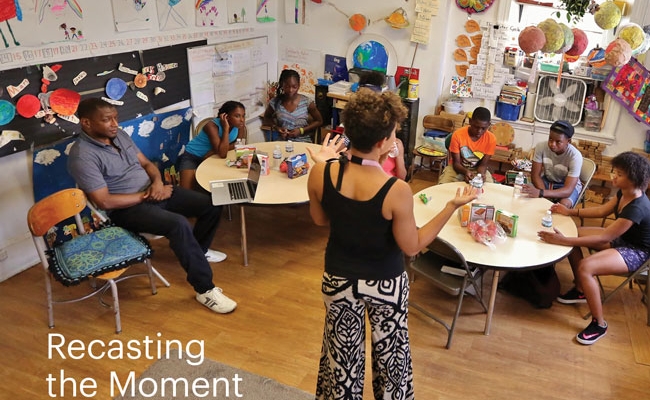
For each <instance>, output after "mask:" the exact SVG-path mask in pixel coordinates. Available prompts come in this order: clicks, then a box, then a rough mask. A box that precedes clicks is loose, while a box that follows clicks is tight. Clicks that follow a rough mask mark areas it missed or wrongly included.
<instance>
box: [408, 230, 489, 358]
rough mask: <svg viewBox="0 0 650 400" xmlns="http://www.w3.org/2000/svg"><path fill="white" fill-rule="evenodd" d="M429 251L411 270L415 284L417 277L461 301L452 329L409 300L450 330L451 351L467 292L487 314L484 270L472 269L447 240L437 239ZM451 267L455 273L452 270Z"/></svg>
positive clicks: (458, 304) (448, 334) (413, 262)
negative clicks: (484, 297)
mask: <svg viewBox="0 0 650 400" xmlns="http://www.w3.org/2000/svg"><path fill="white" fill-rule="evenodd" d="M428 250H429V251H427V252H425V253H422V254H420V255H419V256H418V257H417V258H415V260H413V261H412V262H411V265H410V269H411V271H412V272H413V280H414V278H415V276H416V275H417V276H421V277H423V278H425V279H427V280H428V281H429V282H431V283H432V284H433V285H434V286H435V287H437V288H439V289H441V290H442V291H444V292H446V293H448V294H450V295H452V296H456V297H458V301H457V302H456V310H455V312H454V317H453V320H452V321H451V325H450V324H448V323H447V322H445V321H444V320H443V319H441V318H439V317H437V316H435V315H433V314H432V313H431V312H429V311H427V310H425V309H424V308H423V307H422V306H420V305H419V304H417V303H416V302H414V301H413V300H412V299H411V300H409V305H410V306H411V307H413V308H415V309H416V310H418V311H420V312H421V313H423V314H424V315H426V316H427V317H429V318H431V319H433V320H435V321H436V322H438V323H440V324H441V325H442V326H444V327H445V329H446V330H447V345H446V346H445V347H446V348H447V349H449V348H450V347H451V340H452V338H453V335H454V329H455V328H456V321H457V320H458V317H459V315H460V310H461V307H462V305H463V298H464V297H465V291H466V290H467V289H469V288H470V287H471V288H473V292H474V293H473V294H471V295H472V296H473V297H474V298H475V299H476V300H477V301H478V302H479V303H480V304H481V306H482V307H483V311H485V312H487V306H486V305H485V302H484V301H483V296H482V291H483V289H482V287H481V284H480V282H481V281H480V278H481V276H482V274H483V270H481V269H479V268H470V267H469V266H468V264H467V262H466V261H465V257H463V255H462V254H461V253H460V252H459V251H458V250H457V249H456V248H455V247H454V246H452V245H451V244H449V242H447V241H445V240H444V239H440V238H436V240H434V241H433V242H432V243H431V244H430V245H429V246H428ZM443 267H444V268H443ZM450 267H451V268H452V269H449V268H450ZM444 271H450V272H453V273H448V272H444Z"/></svg>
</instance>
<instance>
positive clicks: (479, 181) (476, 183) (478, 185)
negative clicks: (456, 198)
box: [469, 174, 483, 197]
mask: <svg viewBox="0 0 650 400" xmlns="http://www.w3.org/2000/svg"><path fill="white" fill-rule="evenodd" d="M469 184H470V185H472V187H473V188H475V189H476V193H477V194H478V197H481V194H482V193H483V177H482V176H481V174H477V175H476V176H475V177H474V178H473V179H472V180H471V181H470V182H469Z"/></svg>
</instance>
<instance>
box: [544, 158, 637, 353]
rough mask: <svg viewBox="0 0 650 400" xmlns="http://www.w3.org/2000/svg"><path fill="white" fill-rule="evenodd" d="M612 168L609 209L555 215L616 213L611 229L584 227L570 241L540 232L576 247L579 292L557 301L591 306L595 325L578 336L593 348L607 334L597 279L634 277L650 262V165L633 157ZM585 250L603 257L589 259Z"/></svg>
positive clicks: (573, 260)
mask: <svg viewBox="0 0 650 400" xmlns="http://www.w3.org/2000/svg"><path fill="white" fill-rule="evenodd" d="M612 167H613V168H614V173H613V178H612V185H613V186H614V187H616V188H618V191H617V192H616V196H614V197H613V198H612V199H611V200H609V201H608V202H607V203H605V204H603V205H601V206H597V207H589V208H582V209H580V208H573V209H570V208H567V207H566V206H565V205H563V204H561V203H559V204H553V205H552V206H551V211H552V212H554V213H558V214H562V215H570V216H577V217H580V218H604V217H606V216H608V215H610V214H612V213H613V214H614V216H615V217H616V219H615V220H614V222H612V223H611V224H610V225H609V226H607V227H606V228H601V227H586V226H585V227H580V228H578V237H565V236H564V235H562V233H560V232H559V231H557V230H555V231H554V232H551V231H548V230H547V231H540V232H538V235H539V237H540V238H541V239H542V240H544V241H545V242H548V243H552V244H560V245H564V246H574V247H573V250H572V251H571V253H569V256H568V258H569V264H571V270H572V271H573V275H574V277H575V287H573V288H572V289H571V290H569V291H568V292H567V293H565V294H564V295H562V296H559V297H558V298H557V301H558V302H560V303H562V304H575V303H587V305H589V310H590V311H591V315H592V316H593V319H592V321H591V323H590V324H589V325H588V326H587V327H586V328H585V329H584V330H583V331H582V332H580V333H579V334H578V335H577V336H576V340H577V341H578V343H581V344H592V343H594V342H595V341H597V340H598V339H600V338H601V337H603V336H604V335H605V333H607V322H606V321H605V318H604V316H603V304H602V302H601V298H600V286H599V285H598V281H597V280H596V277H597V276H599V275H624V274H628V273H631V272H634V271H636V270H637V269H638V268H639V267H641V266H642V265H643V264H644V263H645V262H646V261H647V260H648V258H649V257H650V200H649V199H648V197H647V196H646V194H645V191H646V189H647V187H648V181H650V161H648V159H647V158H646V157H645V156H643V155H640V154H637V153H633V152H631V151H627V152H624V153H621V154H619V155H617V156H616V157H614V158H613V159H612ZM582 247H588V248H590V249H594V250H598V252H597V253H594V254H592V255H590V256H588V257H584V258H583V255H582Z"/></svg>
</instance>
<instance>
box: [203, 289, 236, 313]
mask: <svg viewBox="0 0 650 400" xmlns="http://www.w3.org/2000/svg"><path fill="white" fill-rule="evenodd" d="M196 301H198V302H199V303H201V304H203V305H204V306H206V307H208V308H209V309H210V310H212V311H214V312H216V313H219V314H227V313H229V312H232V311H233V310H234V309H235V308H237V303H235V302H234V301H232V300H231V299H229V298H228V297H227V296H226V295H225V294H223V290H221V288H220V287H216V286H215V287H214V288H212V289H210V290H208V291H207V292H205V293H197V294H196Z"/></svg>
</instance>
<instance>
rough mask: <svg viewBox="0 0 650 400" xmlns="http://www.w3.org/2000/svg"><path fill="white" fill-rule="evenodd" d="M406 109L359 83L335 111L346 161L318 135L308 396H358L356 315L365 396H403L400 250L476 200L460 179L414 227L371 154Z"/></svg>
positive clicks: (405, 360)
mask: <svg viewBox="0 0 650 400" xmlns="http://www.w3.org/2000/svg"><path fill="white" fill-rule="evenodd" d="M406 115H407V111H406V108H405V107H404V106H403V105H402V101H401V98H400V97H399V96H398V95H396V94H395V93H390V92H385V93H377V92H373V91H371V90H369V89H365V88H362V89H359V91H358V92H357V93H356V94H353V95H352V97H351V98H350V101H349V102H348V104H347V105H346V107H345V109H344V110H343V122H344V124H345V134H346V135H347V136H348V137H349V139H350V149H349V153H350V159H349V161H348V157H347V156H341V157H338V153H337V152H336V151H337V150H338V148H337V146H338V145H337V144H336V143H337V139H338V137H335V138H334V139H333V140H331V141H329V135H327V136H326V137H325V143H324V144H323V146H322V147H321V150H320V152H319V153H313V152H312V151H311V150H309V151H310V154H311V156H312V159H313V160H314V162H315V165H314V166H313V169H312V171H311V173H310V175H309V181H308V186H307V189H308V192H309V208H310V213H311V216H312V219H313V220H314V222H315V223H316V224H317V225H323V226H327V225H329V227H330V235H329V240H328V243H327V248H326V249H325V272H324V274H323V280H322V286H321V288H322V289H321V290H322V296H323V301H324V303H325V309H326V315H325V328H324V333H323V347H322V353H321V358H320V368H319V372H318V383H317V388H316V398H317V399H327V400H332V399H346V400H361V399H362V398H363V380H364V371H365V332H366V329H365V318H366V313H367V314H368V319H369V321H370V324H371V328H372V372H373V373H372V375H373V376H372V386H373V392H374V398H375V399H394V400H401V399H412V398H413V396H414V393H413V369H412V366H411V350H410V346H409V336H408V324H407V317H408V295H409V280H408V277H407V275H406V271H405V265H404V264H405V263H404V258H405V257H404V255H405V254H406V255H408V256H413V255H416V254H417V253H418V252H419V251H420V250H422V249H423V248H424V247H425V246H427V245H428V244H429V243H431V242H432V241H433V240H434V239H435V237H436V236H437V235H438V232H440V230H441V229H442V227H443V226H444V225H445V223H446V222H447V220H448V219H449V218H450V217H451V216H452V214H453V213H454V212H455V210H456V209H457V208H458V207H460V206H461V205H463V204H465V203H467V202H469V201H471V200H473V199H475V198H476V193H474V192H473V191H472V189H470V188H469V187H468V188H466V189H465V192H464V193H463V194H462V195H461V193H460V190H459V192H458V193H457V194H456V197H455V198H453V199H451V200H449V202H447V204H446V206H445V207H444V208H443V210H442V211H441V212H440V213H439V214H438V215H437V216H436V217H434V218H433V219H432V220H431V221H430V222H429V223H427V224H426V225H424V226H423V227H422V228H420V229H417V227H416V225H415V217H414V216H413V192H412V191H411V188H410V187H409V185H408V184H407V183H406V182H404V181H403V180H400V179H398V178H396V177H391V176H389V175H388V174H387V173H386V172H384V170H383V169H382V167H381V165H380V164H379V160H380V159H381V157H382V156H384V155H385V154H386V153H388V152H389V151H390V149H391V147H392V146H393V143H394V142H395V130H396V128H397V127H398V126H399V125H400V123H401V122H402V121H403V120H404V118H406Z"/></svg>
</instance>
